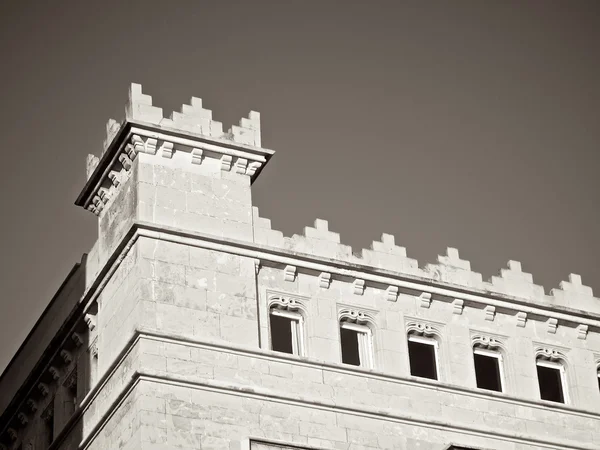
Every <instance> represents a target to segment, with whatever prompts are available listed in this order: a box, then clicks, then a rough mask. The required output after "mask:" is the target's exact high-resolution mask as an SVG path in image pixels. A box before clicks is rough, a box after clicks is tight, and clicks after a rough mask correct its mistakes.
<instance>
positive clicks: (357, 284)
mask: <svg viewBox="0 0 600 450" xmlns="http://www.w3.org/2000/svg"><path fill="white" fill-rule="evenodd" d="M352 286H353V287H354V288H353V292H354V295H363V293H364V291H365V280H361V279H360V278H357V279H355V280H354V282H353V283H352Z"/></svg>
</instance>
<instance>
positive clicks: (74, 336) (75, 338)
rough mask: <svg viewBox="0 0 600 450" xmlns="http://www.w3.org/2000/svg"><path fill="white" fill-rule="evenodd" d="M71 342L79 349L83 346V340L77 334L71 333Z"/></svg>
mask: <svg viewBox="0 0 600 450" xmlns="http://www.w3.org/2000/svg"><path fill="white" fill-rule="evenodd" d="M71 340H72V341H73V342H74V343H75V346H77V347H81V345H82V344H83V338H82V337H81V335H80V334H79V333H73V334H72V335H71Z"/></svg>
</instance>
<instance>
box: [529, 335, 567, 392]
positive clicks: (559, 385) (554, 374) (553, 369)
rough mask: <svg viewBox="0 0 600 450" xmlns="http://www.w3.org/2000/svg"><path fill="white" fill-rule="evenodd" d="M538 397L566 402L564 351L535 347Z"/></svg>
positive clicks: (565, 362)
mask: <svg viewBox="0 0 600 450" xmlns="http://www.w3.org/2000/svg"><path fill="white" fill-rule="evenodd" d="M535 365H536V369H537V376H538V385H539V388H540V398H541V399H542V400H548V401H551V402H556V403H568V402H569V393H568V389H567V359H566V356H565V355H564V353H562V352H560V351H559V350H555V349H552V348H549V347H537V348H536V349H535Z"/></svg>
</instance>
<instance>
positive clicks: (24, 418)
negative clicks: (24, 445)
mask: <svg viewBox="0 0 600 450" xmlns="http://www.w3.org/2000/svg"><path fill="white" fill-rule="evenodd" d="M17 419H18V420H19V422H20V423H21V425H23V426H25V425H27V423H28V422H29V418H28V417H27V415H26V414H25V413H24V412H20V413H19V414H17Z"/></svg>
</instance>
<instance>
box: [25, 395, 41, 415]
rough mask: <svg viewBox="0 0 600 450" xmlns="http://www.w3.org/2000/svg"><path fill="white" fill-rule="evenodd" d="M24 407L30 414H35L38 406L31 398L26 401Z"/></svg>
mask: <svg viewBox="0 0 600 450" xmlns="http://www.w3.org/2000/svg"><path fill="white" fill-rule="evenodd" d="M26 405H27V407H28V408H29V411H31V412H36V411H37V410H38V404H37V403H36V402H35V400H33V399H32V398H29V399H27V403H26Z"/></svg>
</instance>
